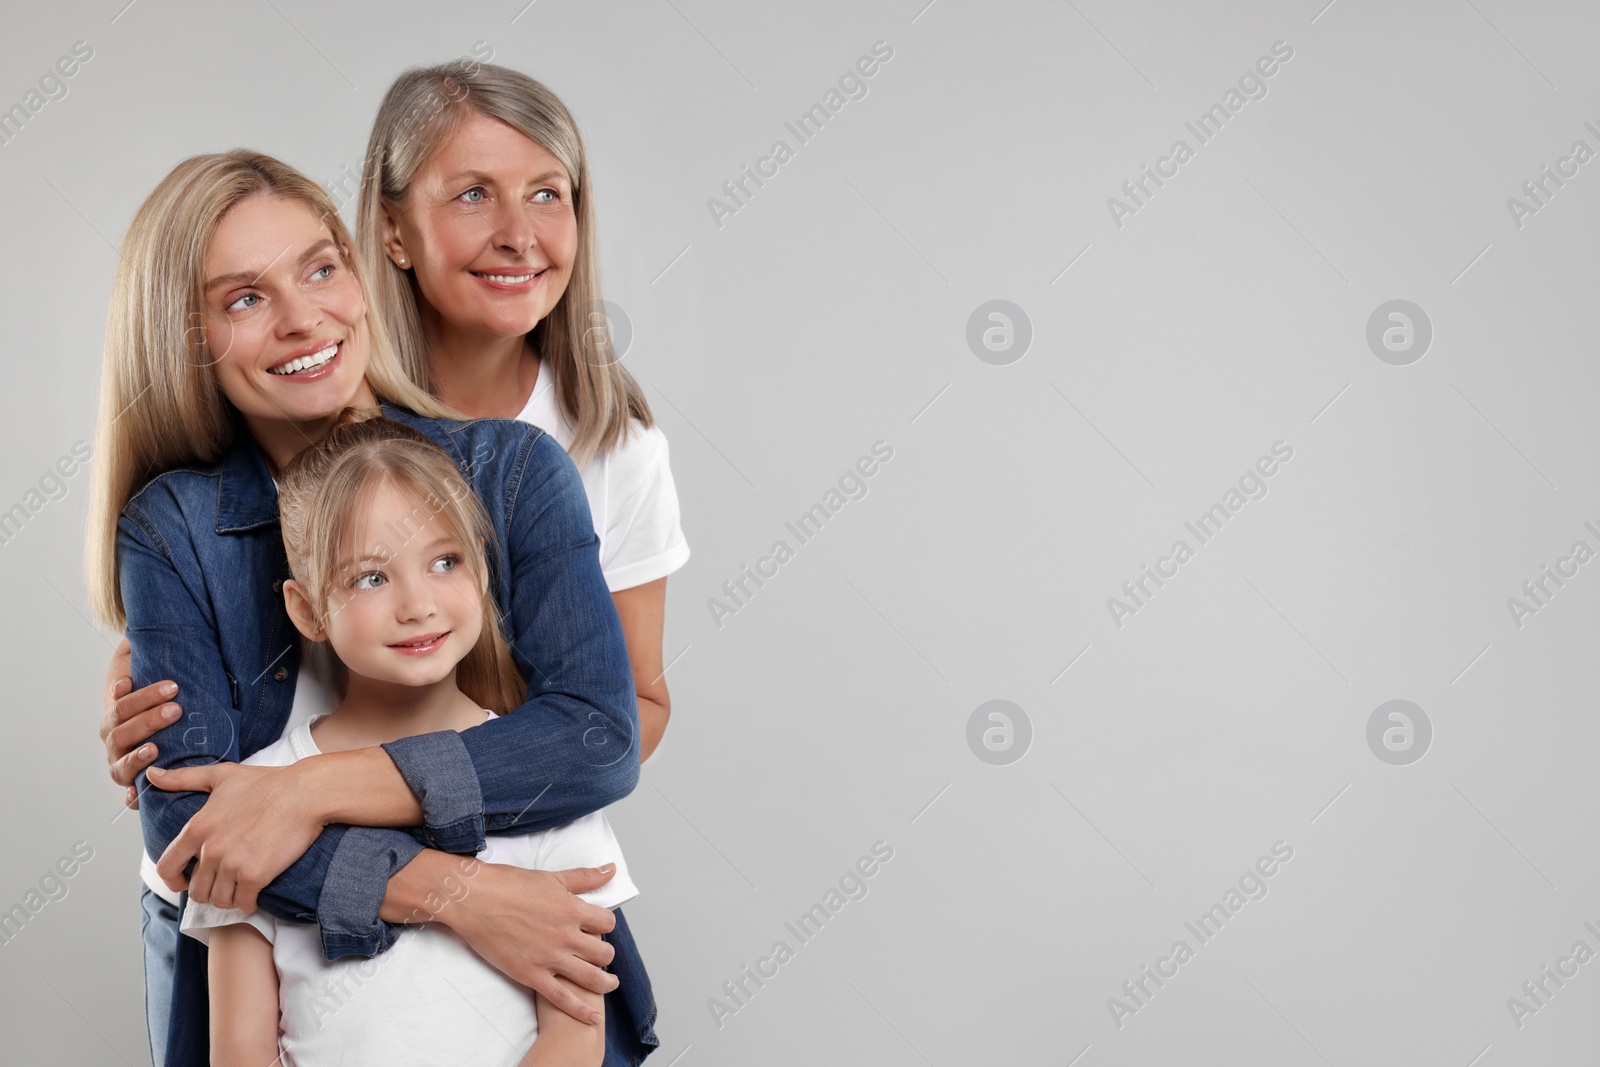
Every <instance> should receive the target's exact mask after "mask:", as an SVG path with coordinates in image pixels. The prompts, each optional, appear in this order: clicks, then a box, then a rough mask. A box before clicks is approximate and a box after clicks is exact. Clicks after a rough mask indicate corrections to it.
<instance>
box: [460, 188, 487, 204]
mask: <svg viewBox="0 0 1600 1067" xmlns="http://www.w3.org/2000/svg"><path fill="white" fill-rule="evenodd" d="M474 193H476V194H477V196H476V198H474V196H473V194H474ZM483 197H484V192H483V187H482V186H478V185H474V186H473V187H472V188H471V189H468V190H467V191H466V192H464V193H462V194H461V195H460V196H459V197H457V199H458V200H465V201H466V202H467V203H469V204H481V203H483Z"/></svg>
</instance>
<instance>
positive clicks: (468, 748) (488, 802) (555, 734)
mask: <svg viewBox="0 0 1600 1067" xmlns="http://www.w3.org/2000/svg"><path fill="white" fill-rule="evenodd" d="M467 427H468V429H469V431H470V432H471V433H474V434H477V435H478V436H477V437H475V438H472V439H471V440H470V441H465V442H464V441H462V440H454V441H451V444H452V445H454V446H456V450H457V455H458V456H459V455H460V446H461V445H462V444H463V443H466V444H472V443H473V442H475V447H474V454H473V459H472V461H471V462H465V461H463V463H462V465H463V468H464V470H465V473H466V474H467V475H468V477H469V479H470V480H471V481H472V483H473V487H474V489H475V490H476V491H477V493H478V496H479V498H480V499H481V500H483V501H484V503H485V505H486V506H487V507H488V508H489V510H490V515H491V518H492V519H493V521H494V522H495V528H496V529H495V533H496V537H497V540H498V544H497V545H496V546H495V547H496V550H497V556H496V559H495V563H496V566H495V567H494V568H492V569H493V570H494V572H495V573H494V575H493V577H492V581H491V586H492V588H493V590H494V593H495V596H496V599H497V600H498V601H499V605H500V609H501V613H502V617H503V618H504V622H505V626H506V629H507V631H508V634H507V636H508V637H509V638H510V641H511V647H512V653H513V655H514V656H515V659H516V662H517V667H518V669H519V670H521V672H522V675H523V677H525V678H527V679H528V694H527V699H526V700H525V701H524V702H523V703H522V704H521V705H519V706H518V707H517V708H515V709H513V710H512V711H511V712H510V713H508V714H506V715H501V716H497V717H495V718H493V719H491V720H489V721H487V722H485V723H483V724H482V725H480V726H474V727H472V728H471V729H468V730H464V731H462V732H461V733H460V734H458V735H455V737H453V738H441V737H439V736H438V735H433V734H429V735H423V736H421V737H412V738H405V739H402V740H399V741H396V742H393V743H391V744H388V745H385V746H384V748H385V750H386V751H388V753H389V755H390V757H391V758H392V759H393V760H394V762H395V765H396V766H397V767H398V768H399V769H400V773H401V775H402V776H403V777H404V778H405V780H406V782H407V783H408V784H409V785H410V786H411V788H412V791H413V792H414V793H416V795H417V798H418V800H419V801H420V802H421V803H422V805H423V811H424V814H425V817H426V822H427V826H426V827H425V828H424V829H425V836H424V839H425V840H427V841H429V843H431V844H436V846H437V847H441V848H444V847H445V846H447V845H448V846H449V848H448V850H449V851H455V852H468V851H477V850H478V849H480V848H482V846H483V834H484V833H507V832H521V833H528V832H533V831H536V830H548V829H550V828H552V827H556V826H561V825H564V824H566V823H569V822H571V821H573V820H574V819H577V818H579V817H581V816H584V815H588V814H590V813H591V812H595V811H599V810H600V809H601V808H603V807H605V806H606V805H607V804H610V803H612V802H614V801H616V800H620V799H621V798H622V797H624V796H627V795H628V793H630V792H632V790H633V787H634V786H635V785H636V784H637V782H638V779H639V747H638V743H637V739H638V726H639V709H638V703H637V697H636V696H635V693H634V684H633V670H632V667H631V665H630V664H629V662H628V649H627V645H626V643H625V641H624V638H623V634H622V624H621V622H620V621H619V620H618V618H617V610H616V605H615V604H614V603H613V602H612V599H611V594H610V591H609V590H608V589H607V588H606V583H605V578H604V576H603V575H602V574H601V570H600V558H599V538H598V537H597V536H596V534H595V531H594V519H593V517H592V515H591V513H590V511H589V501H588V497H587V496H586V495H585V494H584V490H583V482H582V480H581V478H580V477H579V475H578V471H577V468H575V467H574V466H573V465H572V460H571V459H570V458H569V457H568V456H567V453H566V450H565V449H563V448H562V447H561V446H560V445H559V444H558V443H557V442H556V440H555V439H554V438H552V437H550V436H549V435H548V434H546V433H544V432H543V431H542V430H538V429H536V428H534V427H531V426H528V425H526V424H522V423H511V422H507V421H503V420H480V421H478V422H475V423H469V424H467ZM424 428H427V427H424ZM435 432H437V431H435ZM469 771H470V772H471V773H470V774H469V773H468V772H469Z"/></svg>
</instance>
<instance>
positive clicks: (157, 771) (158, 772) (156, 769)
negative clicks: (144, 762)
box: [145, 767, 167, 778]
mask: <svg viewBox="0 0 1600 1067" xmlns="http://www.w3.org/2000/svg"><path fill="white" fill-rule="evenodd" d="M145 773H147V774H153V775H155V776H156V777H157V778H160V777H161V776H162V775H163V774H166V773H167V772H166V771H164V770H162V769H161V768H160V767H151V768H150V769H149V770H148V771H146V772H145Z"/></svg>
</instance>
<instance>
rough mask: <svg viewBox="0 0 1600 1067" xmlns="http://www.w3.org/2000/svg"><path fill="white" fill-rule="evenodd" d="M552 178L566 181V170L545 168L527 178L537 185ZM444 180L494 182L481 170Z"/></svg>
mask: <svg viewBox="0 0 1600 1067" xmlns="http://www.w3.org/2000/svg"><path fill="white" fill-rule="evenodd" d="M552 179H556V180H559V181H567V180H568V179H567V172H566V171H565V170H561V169H556V170H547V171H545V172H544V173H543V174H537V175H534V177H533V178H532V179H530V180H529V182H528V184H530V185H537V184H538V183H540V182H547V181H550V180H552ZM445 181H447V182H448V183H450V184H451V185H456V184H458V183H460V182H466V181H471V182H480V183H482V184H484V185H493V184H494V178H492V177H491V176H489V175H487V174H485V173H483V171H481V170H464V171H462V172H461V173H459V174H454V175H451V176H450V177H449V178H446V179H445Z"/></svg>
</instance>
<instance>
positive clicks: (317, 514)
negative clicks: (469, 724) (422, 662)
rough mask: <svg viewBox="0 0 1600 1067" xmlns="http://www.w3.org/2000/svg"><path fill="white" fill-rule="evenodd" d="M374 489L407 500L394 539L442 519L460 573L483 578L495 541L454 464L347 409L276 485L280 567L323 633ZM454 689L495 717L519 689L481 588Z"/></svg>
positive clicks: (494, 612) (381, 421)
mask: <svg viewBox="0 0 1600 1067" xmlns="http://www.w3.org/2000/svg"><path fill="white" fill-rule="evenodd" d="M381 485H391V486H393V487H395V488H396V489H399V490H400V491H401V492H404V493H407V494H409V495H410V496H411V497H412V498H413V501H414V502H413V506H412V509H411V512H410V514H409V515H408V516H407V518H406V521H405V523H404V524H403V525H404V527H405V529H403V530H401V531H400V533H401V535H402V536H404V537H407V538H410V537H415V536H420V535H421V531H422V529H424V528H426V527H428V526H429V524H431V523H434V522H439V523H442V524H443V527H442V529H443V533H445V534H447V535H448V536H449V537H451V538H452V539H454V540H455V541H456V542H457V543H459V544H460V545H461V548H462V551H463V553H464V555H465V560H464V562H465V563H466V566H467V569H468V572H469V573H470V574H471V575H472V576H473V578H475V579H476V580H477V581H478V582H479V583H480V584H482V583H483V582H484V581H485V580H486V578H487V567H488V561H487V558H486V553H487V552H488V550H489V548H490V547H491V546H493V545H494V544H495V537H494V527H493V526H492V525H491V524H490V522H489V516H488V513H487V512H486V511H484V508H483V504H482V503H481V502H479V500H478V498H477V496H476V495H475V494H474V493H473V491H472V488H471V487H470V486H468V485H467V483H466V481H465V479H463V478H462V477H461V471H460V469H459V468H458V467H457V466H456V464H455V461H454V460H452V459H451V458H450V457H449V456H448V455H446V454H445V452H444V450H443V449H441V448H440V447H439V446H438V445H436V444H434V443H433V442H432V441H430V440H429V439H428V438H427V437H426V436H424V435H423V434H421V433H418V432H417V431H416V430H413V429H412V428H411V427H409V426H405V425H402V424H401V423H398V422H395V421H393V420H392V419H386V418H382V417H370V416H369V414H368V413H367V412H363V411H358V410H357V409H355V408H347V409H346V410H345V412H344V413H343V414H342V415H341V416H340V419H339V422H338V423H337V424H336V425H335V426H334V428H333V429H332V430H331V431H329V433H328V436H326V437H325V438H323V439H322V441H321V442H319V443H318V444H315V445H313V446H311V447H310V448H307V449H305V450H304V451H302V452H301V453H300V454H299V455H297V456H296V457H295V458H294V459H293V460H291V461H290V462H289V465H288V466H287V467H285V468H284V470H283V474H282V478H281V481H280V484H279V487H278V524H279V526H280V527H281V528H282V530H283V547H284V550H285V551H286V552H287V553H288V556H289V569H290V570H291V571H292V572H293V573H294V577H295V580H296V581H298V582H299V583H300V585H301V586H302V587H303V588H304V592H305V595H306V599H307V600H308V601H309V602H310V604H311V611H312V614H313V616H314V617H315V619H316V621H317V624H318V625H319V627H321V628H323V629H326V628H327V624H328V620H329V619H330V618H331V617H332V615H334V614H336V613H337V612H338V611H339V610H340V607H341V606H342V599H340V600H339V602H338V603H334V600H335V597H336V596H337V595H338V594H339V593H340V591H341V590H342V589H343V582H344V579H346V578H348V577H350V564H349V551H350V545H351V542H352V538H354V537H355V536H357V531H358V530H359V529H360V527H361V523H360V519H361V517H362V516H363V515H365V513H366V512H367V510H368V508H369V506H370V504H371V502H372V497H373V494H374V493H375V492H376V491H377V489H378V487H379V486H381ZM412 519H416V520H417V522H418V528H417V529H416V530H412V529H411V521H412ZM436 529H437V527H436ZM357 548H358V550H359V548H360V546H357ZM384 551H385V552H386V553H387V552H389V551H390V549H389V546H387V545H385V546H384ZM328 652H329V655H330V656H331V657H332V660H333V664H334V666H335V668H336V671H335V676H336V677H337V678H338V679H339V688H340V691H341V694H342V693H343V690H344V688H345V678H346V677H347V673H346V670H345V668H344V665H343V664H342V663H340V662H339V659H338V653H337V651H335V650H334V649H333V648H332V645H331V643H329V645H328ZM456 685H457V686H458V687H459V688H460V690H461V691H462V692H463V693H465V694H466V695H467V696H469V697H471V698H472V699H473V700H475V701H477V703H478V704H479V706H481V707H485V708H488V709H489V710H490V711H493V712H495V713H496V714H500V715H503V714H505V713H506V712H508V711H510V710H511V709H512V708H514V707H516V706H517V705H519V704H521V703H522V700H523V697H524V695H525V694H526V692H527V683H526V682H525V681H524V680H523V677H522V675H521V674H520V673H519V672H518V670H517V666H516V663H515V661H514V660H513V659H512V656H511V647H510V645H508V644H507V643H506V639H505V637H504V635H503V634H502V633H501V631H500V611H499V608H498V606H497V605H496V603H495V599H494V597H493V596H491V595H490V594H489V593H487V592H485V593H484V594H483V629H482V632H481V633H480V634H479V635H478V642H477V644H475V645H474V646H473V647H472V648H471V649H470V650H469V651H468V652H467V654H466V655H465V656H464V657H463V658H462V660H461V662H460V663H459V664H458V665H457V666H456Z"/></svg>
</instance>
